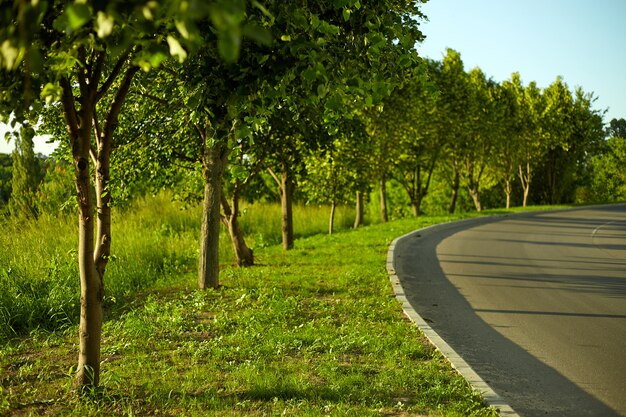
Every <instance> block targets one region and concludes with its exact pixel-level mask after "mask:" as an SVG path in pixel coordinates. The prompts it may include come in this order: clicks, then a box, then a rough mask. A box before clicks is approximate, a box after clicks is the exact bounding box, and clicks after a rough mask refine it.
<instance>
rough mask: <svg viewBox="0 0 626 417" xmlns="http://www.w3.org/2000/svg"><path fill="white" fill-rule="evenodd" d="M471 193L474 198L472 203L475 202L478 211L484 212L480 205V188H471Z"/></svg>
mask: <svg viewBox="0 0 626 417" xmlns="http://www.w3.org/2000/svg"><path fill="white" fill-rule="evenodd" d="M469 193H470V195H471V196H472V201H473V202H474V207H475V208H476V211H478V212H480V211H481V210H482V205H481V203H480V194H479V193H478V187H471V188H470V189H469Z"/></svg>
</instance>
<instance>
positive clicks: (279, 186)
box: [267, 168, 282, 188]
mask: <svg viewBox="0 0 626 417" xmlns="http://www.w3.org/2000/svg"><path fill="white" fill-rule="evenodd" d="M267 172H269V173H270V175H271V176H272V178H274V181H276V184H278V188H282V187H281V185H280V179H279V178H278V177H277V176H276V174H275V173H274V171H273V170H272V168H267Z"/></svg>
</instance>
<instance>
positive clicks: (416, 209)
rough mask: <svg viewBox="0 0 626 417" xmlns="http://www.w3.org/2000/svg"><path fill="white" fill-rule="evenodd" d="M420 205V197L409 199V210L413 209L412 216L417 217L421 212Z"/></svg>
mask: <svg viewBox="0 0 626 417" xmlns="http://www.w3.org/2000/svg"><path fill="white" fill-rule="evenodd" d="M421 205H422V197H419V196H418V197H415V198H413V199H411V210H412V211H413V216H414V217H418V216H419V215H420V214H421V210H420V206H421Z"/></svg>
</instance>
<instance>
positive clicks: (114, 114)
mask: <svg viewBox="0 0 626 417" xmlns="http://www.w3.org/2000/svg"><path fill="white" fill-rule="evenodd" d="M137 71H139V67H136V66H134V65H133V66H129V67H128V68H127V69H126V74H124V79H123V80H122V83H121V84H120V86H119V88H118V90H117V94H115V98H114V99H113V102H112V103H111V107H110V108H109V114H108V115H107V119H106V122H105V124H104V131H103V133H102V135H103V136H102V140H103V141H104V142H105V143H100V146H101V148H103V149H104V150H106V151H107V152H109V151H110V149H111V137H112V136H113V130H114V129H115V125H117V118H118V116H119V114H120V111H121V110H122V105H123V104H124V100H125V99H126V95H127V94H128V91H129V90H130V85H131V83H132V81H133V77H134V76H135V74H136V73H137Z"/></svg>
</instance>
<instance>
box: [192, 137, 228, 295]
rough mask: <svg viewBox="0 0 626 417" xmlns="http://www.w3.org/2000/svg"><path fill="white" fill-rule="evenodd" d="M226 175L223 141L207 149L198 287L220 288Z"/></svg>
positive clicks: (203, 173)
mask: <svg viewBox="0 0 626 417" xmlns="http://www.w3.org/2000/svg"><path fill="white" fill-rule="evenodd" d="M204 139H206V138H204ZM205 143H206V142H205ZM223 174H224V162H223V149H222V144H221V143H215V144H214V145H213V146H211V147H207V148H206V149H205V151H204V155H203V158H202V177H203V178H204V201H203V204H202V227H201V231H200V258H199V266H198V287H199V288H200V289H206V288H218V287H219V271H220V265H219V241H220V236H219V235H220V200H221V194H222V175H223Z"/></svg>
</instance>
